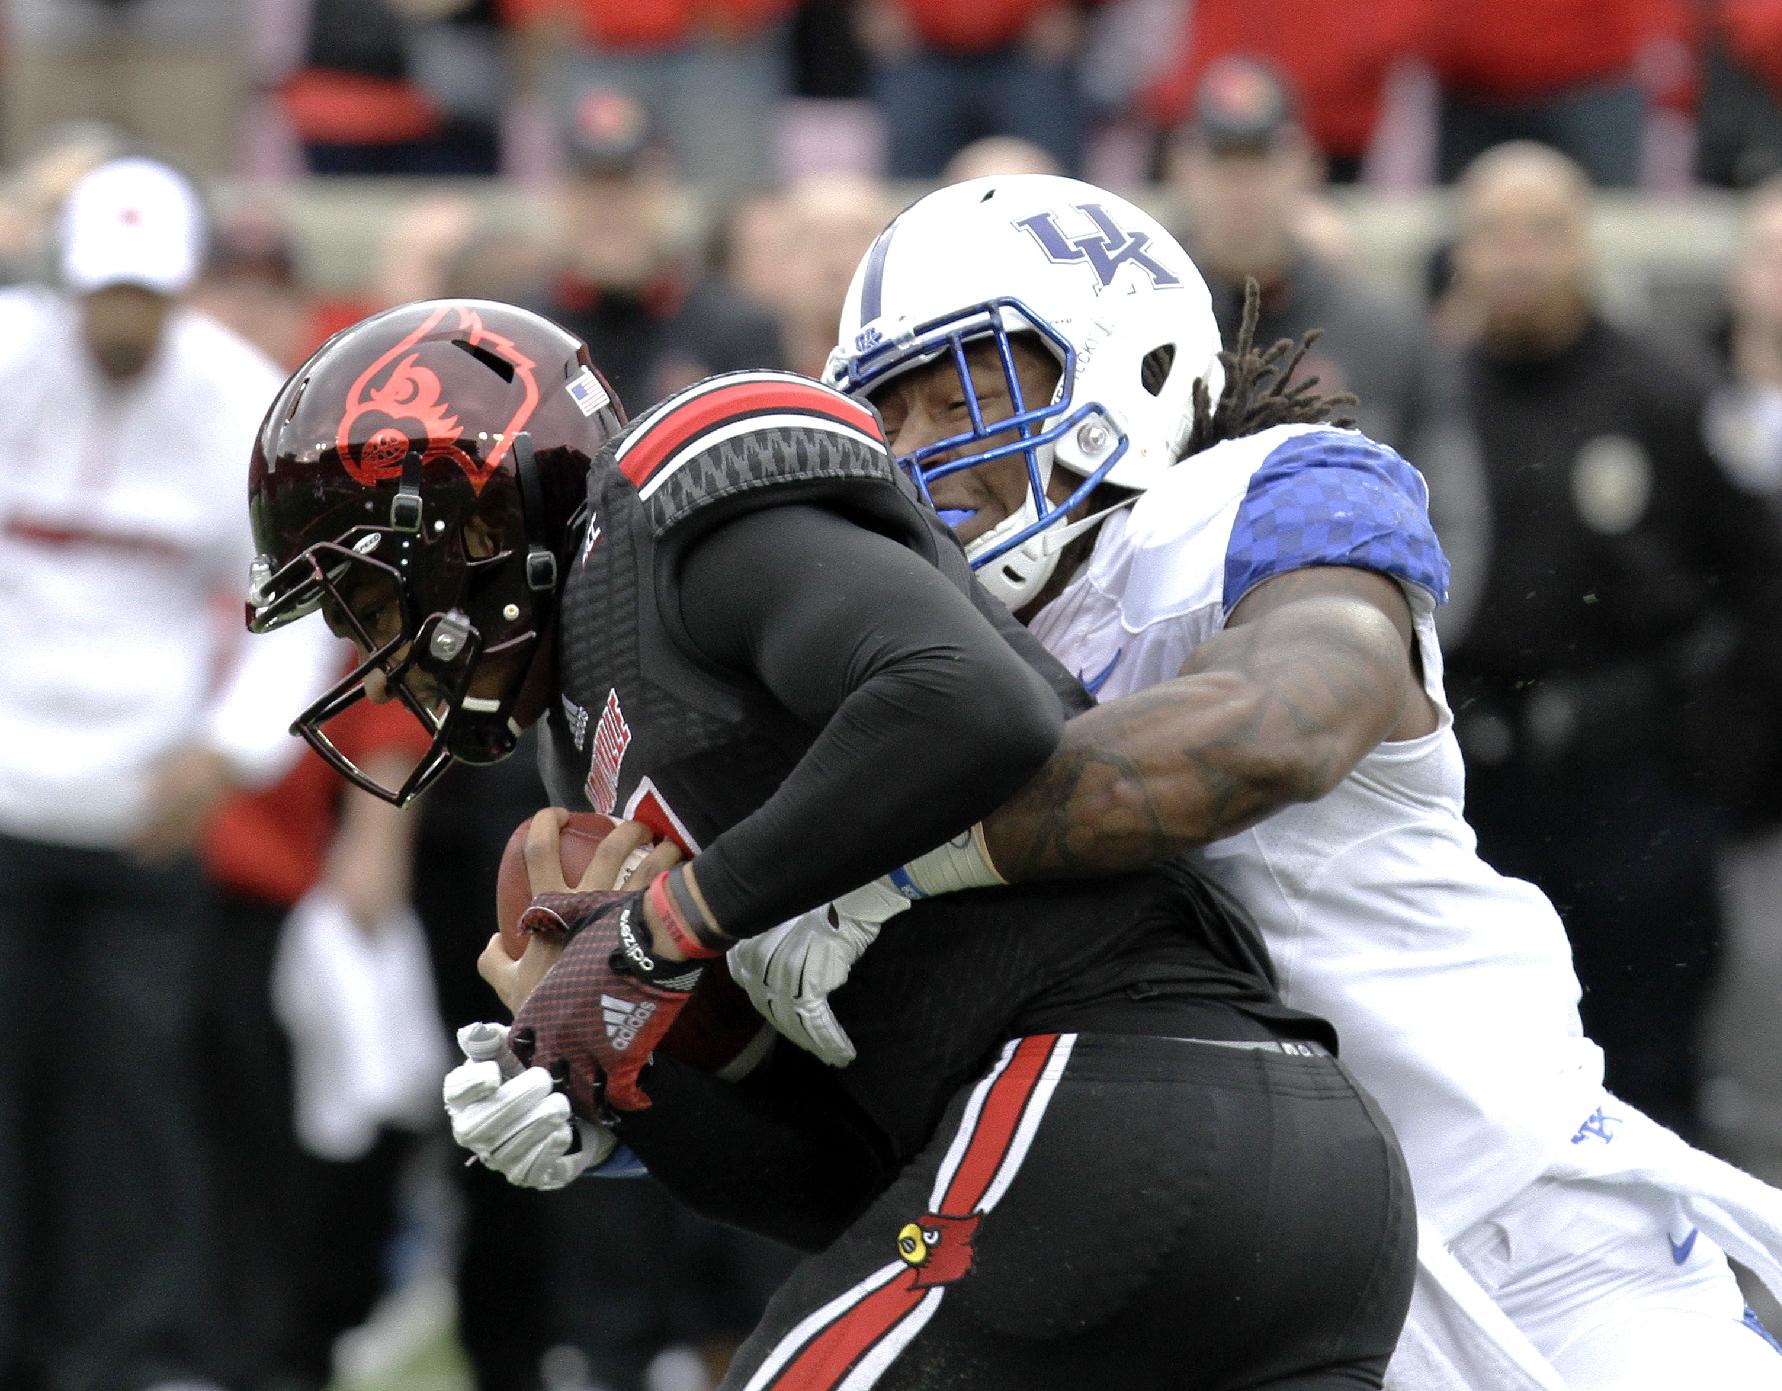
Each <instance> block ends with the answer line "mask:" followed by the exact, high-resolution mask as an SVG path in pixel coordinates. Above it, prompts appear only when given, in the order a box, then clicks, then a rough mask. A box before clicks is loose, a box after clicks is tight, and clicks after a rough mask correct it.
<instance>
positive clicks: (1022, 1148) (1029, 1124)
mask: <svg viewBox="0 0 1782 1391" xmlns="http://www.w3.org/2000/svg"><path fill="white" fill-rule="evenodd" d="M1075 1043H1076V1035H1075V1034H1033V1035H1030V1036H1029V1037H1027V1038H1022V1039H1016V1040H1014V1041H1013V1042H1011V1043H1009V1044H1008V1045H1007V1046H1006V1047H1005V1048H1004V1049H1003V1051H1002V1056H1001V1057H1000V1058H999V1059H998V1060H997V1062H996V1065H995V1066H994V1067H992V1068H991V1069H990V1071H989V1072H988V1073H986V1074H985V1076H984V1077H983V1079H982V1080H981V1081H979V1083H978V1085H977V1086H976V1088H974V1089H973V1091H972V1094H971V1099H970V1100H969V1101H968V1102H967V1104H966V1107H965V1115H964V1116H963V1117H962V1118H961V1119H960V1122H959V1129H958V1131H957V1132H956V1133H955V1134H954V1137H953V1143H952V1145H951V1146H950V1147H949V1148H948V1150H947V1154H946V1157H945V1158H944V1159H943V1160H942V1161H941V1166H940V1171H939V1172H938V1173H937V1174H936V1176H935V1180H934V1185H933V1188H932V1190H931V1191H930V1194H929V1201H928V1211H927V1212H926V1213H922V1214H915V1213H912V1214H911V1217H912V1218H913V1219H914V1220H913V1221H911V1222H910V1223H908V1224H907V1225H906V1226H905V1227H904V1228H903V1230H902V1231H901V1232H895V1233H892V1232H888V1233H886V1238H887V1243H888V1244H890V1243H893V1242H894V1247H893V1249H894V1251H895V1254H896V1257H897V1259H895V1260H892V1261H889V1262H887V1263H886V1264H885V1265H883V1266H880V1267H879V1268H878V1269H877V1270H875V1271H873V1272H872V1273H871V1274H870V1275H868V1276H866V1277H865V1278H864V1279H862V1280H860V1281H859V1282H858V1283H856V1284H855V1285H854V1286H853V1288H851V1289H849V1290H846V1291H844V1292H843V1293H842V1294H840V1295H837V1296H836V1297H835V1298H834V1299H832V1300H830V1301H829V1302H828V1303H827V1304H825V1305H823V1306H822V1307H821V1308H819V1309H817V1310H816V1311H814V1312H813V1313H811V1314H810V1315H809V1316H808V1317H806V1318H805V1319H804V1320H803V1321H801V1322H800V1323H798V1324H797V1325H796V1326H795V1327H793V1329H792V1330H791V1331H790V1332H789V1333H787V1334H786V1336H785V1337H783V1338H782V1339H780V1341H779V1344H778V1346H776V1347H775V1348H774V1349H773V1351H772V1352H771V1353H769V1354H768V1356H767V1360H766V1361H765V1362H763V1363H762V1364H761V1366H760V1367H759V1368H758V1369H757V1370H756V1372H755V1374H754V1375H753V1376H752V1377H750V1378H749V1380H748V1383H747V1384H746V1385H745V1386H744V1388H743V1391H866V1388H869V1387H872V1386H876V1385H877V1384H878V1380H879V1378H880V1377H881V1376H882V1375H883V1374H884V1372H885V1370H886V1369H887V1368H888V1367H890V1366H891V1364H892V1362H894V1361H895V1360H896V1359H897V1356H898V1354H899V1353H901V1352H902V1351H903V1350H904V1349H905V1348H906V1347H908V1346H909V1345H910V1343H911V1342H912V1341H913V1340H914V1339H915V1337H916V1335H917V1334H918V1333H920V1332H921V1331H922V1328H923V1326H924V1325H925V1324H927V1322H928V1320H929V1319H931V1318H933V1317H934V1314H935V1312H936V1310H937V1309H938V1308H939V1307H940V1302H941V1300H942V1298H944V1297H945V1295H946V1291H947V1286H948V1285H950V1284H952V1283H954V1282H955V1281H957V1280H961V1279H963V1278H965V1277H966V1276H967V1275H968V1274H969V1273H970V1271H971V1265H972V1250H971V1243H972V1240H973V1238H974V1237H975V1235H976V1233H977V1228H978V1224H979V1222H980V1221H981V1220H982V1219H983V1216H984V1214H985V1213H987V1212H989V1211H990V1210H991V1209H992V1208H993V1207H995V1206H996V1204H997V1202H998V1201H999V1200H1000V1199H1001V1198H1002V1195H1003V1194H1004V1193H1006V1192H1007V1191H1008V1188H1009V1185H1010V1184H1011V1183H1013V1182H1014V1179H1015V1175H1016V1173H1017V1172H1018V1171H1019V1170H1020V1168H1021V1164H1022V1161H1023V1160H1025V1159H1026V1157H1027V1151H1028V1148H1029V1147H1030V1146H1031V1145H1032V1143H1033V1136H1034V1132H1035V1131H1037V1130H1038V1129H1039V1125H1040V1121H1041V1119H1042V1118H1043V1117H1044V1115H1045V1112H1046V1107H1047V1105H1048V1104H1049V1103H1050V1101H1051V1099H1052V1093H1053V1092H1054V1091H1055V1090H1057V1087H1058V1082H1059V1079H1060V1078H1061V1077H1062V1076H1063V1075H1064V1068H1065V1064H1066V1063H1067V1062H1068V1061H1069V1059H1070V1053H1071V1048H1072V1046H1073V1045H1074V1044H1075Z"/></svg>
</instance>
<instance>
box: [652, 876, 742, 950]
mask: <svg viewBox="0 0 1782 1391" xmlns="http://www.w3.org/2000/svg"><path fill="white" fill-rule="evenodd" d="M644 896H645V898H647V899H648V900H649V903H650V906H651V907H652V908H654V909H655V910H656V916H657V917H659V918H661V919H662V926H663V927H664V928H665V929H667V932H668V937H669V940H670V941H672V942H673V943H674V944H675V946H676V947H677V948H678V949H679V950H680V952H681V954H682V955H683V956H685V957H686V958H687V959H688V960H689V961H701V960H709V959H710V958H712V957H714V956H722V955H723V954H724V948H723V947H720V946H713V945H709V944H708V943H707V942H706V940H705V938H704V936H703V935H701V933H700V932H699V929H698V928H696V927H694V926H693V923H692V922H690V921H689V920H688V915H687V912H686V910H685V909H684V908H683V907H682V905H681V903H680V902H679V901H677V900H682V899H684V900H685V902H686V905H687V907H688V908H691V909H692V910H693V912H694V914H695V915H698V914H699V905H698V904H697V903H695V902H693V895H692V893H691V891H690V890H688V888H687V887H686V885H684V884H682V883H680V882H678V880H677V879H676V876H675V872H674V871H673V870H672V869H665V870H663V871H662V873H660V874H658V875H657V876H656V877H655V878H654V879H653V880H651V881H650V887H649V888H647V889H646V890H644ZM699 916H702V915H698V916H695V918H694V921H698V920H699Z"/></svg>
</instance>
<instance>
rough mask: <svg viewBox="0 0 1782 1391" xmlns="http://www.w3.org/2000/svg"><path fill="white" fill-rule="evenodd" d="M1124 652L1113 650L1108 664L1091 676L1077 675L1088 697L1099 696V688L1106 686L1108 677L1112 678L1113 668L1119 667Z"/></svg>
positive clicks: (1119, 648) (1121, 648)
mask: <svg viewBox="0 0 1782 1391" xmlns="http://www.w3.org/2000/svg"><path fill="white" fill-rule="evenodd" d="M1125 651H1126V649H1125V648H1124V647H1118V648H1115V649H1114V655H1113V656H1111V657H1109V658H1108V664H1107V665H1106V666H1105V667H1103V668H1102V669H1101V670H1100V671H1098V672H1096V673H1095V675H1093V676H1085V675H1083V673H1082V672H1080V671H1079V672H1078V673H1077V680H1079V681H1081V682H1082V683H1083V689H1084V690H1086V691H1088V692H1089V694H1090V695H1099V694H1101V688H1102V687H1103V686H1105V685H1107V684H1108V677H1110V676H1112V675H1113V674H1114V668H1115V667H1117V666H1119V665H1120V658H1121V656H1122V654H1124V653H1125Z"/></svg>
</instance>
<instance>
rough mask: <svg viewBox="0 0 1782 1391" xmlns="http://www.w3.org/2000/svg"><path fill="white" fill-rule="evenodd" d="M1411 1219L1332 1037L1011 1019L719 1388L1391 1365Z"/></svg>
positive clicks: (1252, 1380)
mask: <svg viewBox="0 0 1782 1391" xmlns="http://www.w3.org/2000/svg"><path fill="white" fill-rule="evenodd" d="M1415 1255H1416V1237H1415V1223H1414V1217H1413V1210H1412V1204H1411V1191H1410V1184H1409V1180H1408V1178H1407V1177H1406V1173H1405V1169H1404V1163H1403V1160H1402V1159H1401V1158H1400V1156H1399V1153H1398V1147H1397V1145H1396V1143H1395V1142H1394V1140H1393V1139H1392V1137H1391V1133H1390V1131H1389V1130H1388V1129H1387V1128H1386V1124H1385V1122H1384V1121H1383V1120H1382V1119H1381V1118H1380V1116H1379V1114H1378V1112H1377V1111H1375V1109H1374V1108H1373V1105H1372V1103H1371V1102H1369V1101H1368V1100H1366V1099H1365V1098H1364V1096H1363V1095H1362V1094H1361V1093H1360V1092H1359V1091H1358V1090H1357V1089H1356V1087H1355V1085H1354V1084H1353V1082H1351V1080H1350V1079H1349V1076H1348V1074H1347V1073H1346V1072H1345V1071H1344V1070H1343V1068H1342V1067H1341V1066H1340V1065H1339V1064H1338V1063H1336V1062H1335V1061H1333V1060H1331V1059H1328V1058H1300V1057H1287V1056H1283V1055H1280V1054H1270V1053H1264V1052H1254V1051H1239V1050H1232V1049H1224V1048H1216V1047H1212V1046H1209V1045H1206V1044H1197V1043H1190V1042H1184V1041H1181V1040H1176V1039H1158V1038H1141V1037H1123V1036H1117V1035H1107V1034H1084V1035H1073V1034H1045V1035H1034V1036H1032V1037H1029V1038H1026V1039H1022V1040H1018V1041H1016V1042H1015V1043H1011V1044H1010V1045H1009V1046H1008V1048H1007V1049H1006V1050H1005V1052H1004V1054H1003V1056H1002V1058H1001V1060H1000V1061H999V1062H998V1064H997V1065H996V1066H995V1067H994V1068H993V1069H992V1070H991V1071H990V1073H988V1074H987V1075H986V1076H985V1077H984V1078H983V1079H982V1080H981V1081H980V1082H978V1083H977V1084H976V1085H975V1086H973V1087H969V1088H966V1089H964V1090H963V1091H962V1093H961V1094H960V1095H959V1096H958V1097H956V1098H955V1099H954V1101H953V1104H952V1106H951V1107H950V1108H949V1110H948V1113H947V1117H946V1120H945V1121H944V1122H943V1123H942V1125H941V1127H940V1129H939V1130H938V1131H937V1132H936V1134H935V1137H934V1139H933V1140H932V1141H931V1142H930V1144H929V1145H928V1147H927V1148H926V1149H925V1150H923V1151H922V1153H921V1154H919V1155H918V1156H917V1157H916V1158H915V1159H914V1160H913V1161H911V1162H910V1163H909V1164H908V1165H907V1166H906V1167H905V1168H904V1170H903V1172H902V1173H901V1174H900V1175H899V1176H898V1178H897V1179H896V1180H895V1181H894V1182H893V1183H892V1185H891V1186H890V1188H889V1189H887V1190H886V1191H885V1192H884V1193H883V1194H882V1195H881V1196H880V1197H879V1198H878V1199H877V1200H876V1201H875V1202H874V1203H873V1204H872V1205H871V1206H870V1207H869V1208H868V1209H867V1211H866V1212H865V1214H864V1215H863V1216H861V1217H860V1218H859V1219H858V1220H856V1221H855V1222H854V1223H853V1224H852V1225H851V1226H850V1227H849V1228H848V1230H847V1231H846V1232H845V1233H844V1234H843V1235H842V1236H841V1238H840V1239H839V1240H837V1241H835V1242H834V1243H832V1244H831V1245H830V1246H829V1247H828V1249H826V1250H825V1251H823V1252H822V1253H821V1254H819V1255H816V1256H812V1257H811V1258H809V1259H808V1260H806V1261H805V1262H804V1263H803V1264H802V1265H801V1266H800V1267H799V1268H798V1270H797V1271H796V1272H795V1273H794V1274H793V1276H792V1278H791V1280H790V1281H788V1282H787V1284H786V1285H785V1286H784V1288H782V1289H781V1290H780V1292H779V1293H778V1294H777V1295H776V1296H775V1297H774V1300H773V1302H772V1304H771V1305H770V1306H769V1308H768V1312H767V1317H766V1318H765V1320H764V1321H763V1322H762V1324H761V1326H760V1327H759V1328H758V1329H756V1331H755V1333H754V1334H753V1336H751V1337H750V1339H749V1341H748V1342H747V1343H746V1344H745V1345H744V1346H743V1349H742V1351H741V1353H740V1354H739V1355H738V1357H737V1360H736V1361H735V1363H734V1364H733V1365H732V1367H731V1370H730V1374H729V1376H728V1377H727V1378H726V1379H725V1381H724V1388H725V1391H744V1389H745V1388H746V1389H747V1391H765V1388H768V1387H773V1388H778V1389H779V1391H825V1389H826V1388H831V1387H839V1386H841V1385H843V1383H844V1382H845V1383H846V1385H847V1386H848V1387H849V1388H850V1391H853V1388H858V1387H863V1386H872V1387H878V1388H885V1391H891V1388H896V1391H930V1389H932V1391H943V1389H944V1391H976V1389H977V1388H1008V1391H1048V1388H1056V1389H1057V1391H1086V1388H1091V1387H1093V1388H1095V1391H1239V1388H1243V1389H1244V1391H1263V1389H1264V1388H1267V1389H1268V1391H1289V1389H1290V1388H1291V1391H1325V1389H1326V1388H1328V1389H1329V1391H1336V1389H1337V1388H1354V1387H1378V1386H1380V1385H1381V1382H1382V1378H1383V1376H1384V1373H1385V1368H1386V1363H1387V1359H1388V1358H1389V1357H1390V1356H1391V1353H1392V1349H1393V1346H1394V1344H1395V1343H1396V1341H1397V1338H1398V1332H1399V1329H1400V1327H1401V1326H1402V1325H1403V1322H1404V1316H1405V1310H1406V1308H1407V1306H1408V1304H1409V1301H1410V1293H1411V1279H1412V1273H1413V1268H1414V1264H1415Z"/></svg>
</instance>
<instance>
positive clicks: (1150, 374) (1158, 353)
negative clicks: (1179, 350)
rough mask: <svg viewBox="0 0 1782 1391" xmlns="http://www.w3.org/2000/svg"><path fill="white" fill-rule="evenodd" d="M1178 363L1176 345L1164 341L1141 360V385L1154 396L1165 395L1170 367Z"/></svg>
mask: <svg viewBox="0 0 1782 1391" xmlns="http://www.w3.org/2000/svg"><path fill="white" fill-rule="evenodd" d="M1175 365H1176V345H1175V344H1174V343H1164V344H1162V345H1161V346H1159V347H1155V348H1153V349H1151V351H1150V352H1148V353H1146V354H1145V356H1144V358H1143V359H1142V360H1141V361H1140V362H1139V385H1140V386H1142V387H1144V389H1145V390H1146V391H1148V392H1150V393H1151V395H1153V396H1161V395H1163V386H1164V383H1165V382H1167V381H1168V380H1169V369H1170V368H1172V367H1174V366H1175Z"/></svg>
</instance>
